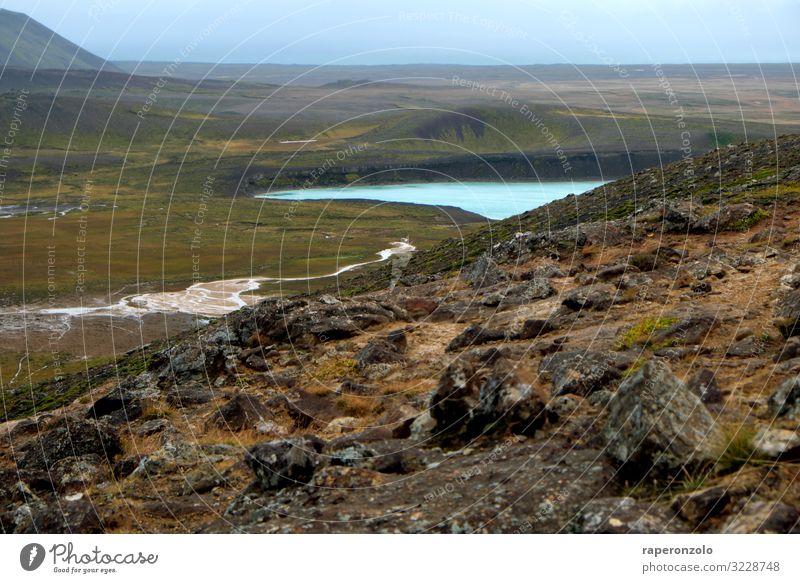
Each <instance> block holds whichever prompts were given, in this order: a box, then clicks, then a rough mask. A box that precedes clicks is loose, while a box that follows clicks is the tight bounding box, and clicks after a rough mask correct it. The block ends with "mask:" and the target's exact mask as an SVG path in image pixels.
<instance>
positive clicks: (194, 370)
mask: <svg viewBox="0 0 800 583" xmlns="http://www.w3.org/2000/svg"><path fill="white" fill-rule="evenodd" d="M225 360H226V358H225V350H224V347H223V346H220V345H216V344H206V343H204V342H202V341H200V340H198V341H195V342H188V341H187V342H181V343H179V344H176V345H174V346H172V347H170V348H169V349H167V350H166V351H164V352H161V353H159V354H157V355H156V356H155V357H154V359H153V366H156V367H159V368H158V372H157V376H158V378H159V380H161V381H172V382H183V381H186V380H187V379H205V378H211V379H214V378H216V376H217V375H219V374H220V373H221V372H222V371H223V370H224V369H225ZM159 365H160V366H159Z"/></svg>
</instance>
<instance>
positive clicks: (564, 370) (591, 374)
mask: <svg viewBox="0 0 800 583" xmlns="http://www.w3.org/2000/svg"><path fill="white" fill-rule="evenodd" d="M539 372H540V373H541V374H542V375H544V376H545V377H550V378H552V381H553V389H552V395H553V396H554V397H555V396H559V395H566V394H568V393H571V394H573V395H578V396H581V397H585V396H587V395H590V394H591V393H593V392H594V391H597V390H599V389H603V388H606V387H607V386H609V385H610V384H611V383H612V382H613V381H615V380H617V379H619V378H620V377H621V376H622V373H621V371H620V370H619V368H617V361H616V356H615V355H614V354H612V353H606V352H592V351H586V352H558V353H556V354H553V355H551V356H546V357H545V358H543V359H542V362H541V363H540V365H539Z"/></svg>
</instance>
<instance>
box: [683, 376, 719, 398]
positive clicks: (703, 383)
mask: <svg viewBox="0 0 800 583" xmlns="http://www.w3.org/2000/svg"><path fill="white" fill-rule="evenodd" d="M686 386H687V387H688V388H689V390H690V391H691V392H693V393H694V394H695V395H697V396H698V397H700V400H701V401H702V402H703V403H705V404H706V405H712V404H717V403H721V402H722V391H721V390H720V388H719V384H717V378H716V375H715V374H714V372H713V371H711V370H709V369H707V368H703V369H700V370H699V371H697V372H696V373H695V374H694V375H692V377H691V378H690V379H689V380H688V381H687V383H686Z"/></svg>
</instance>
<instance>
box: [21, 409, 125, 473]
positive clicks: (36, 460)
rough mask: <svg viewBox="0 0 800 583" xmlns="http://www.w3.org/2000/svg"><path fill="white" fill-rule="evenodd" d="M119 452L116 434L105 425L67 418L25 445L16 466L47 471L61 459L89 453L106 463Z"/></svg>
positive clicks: (118, 440) (118, 441) (119, 447)
mask: <svg viewBox="0 0 800 583" xmlns="http://www.w3.org/2000/svg"><path fill="white" fill-rule="evenodd" d="M119 453H122V445H121V442H120V439H119V435H118V434H117V432H116V431H115V430H114V429H113V428H112V427H110V426H109V425H108V424H106V423H103V422H94V421H87V420H84V419H72V418H69V417H67V418H64V419H63V420H61V421H60V422H59V423H57V424H56V426H55V427H53V428H52V429H49V430H47V431H46V432H45V433H44V434H43V435H42V436H41V437H40V438H37V439H34V440H33V441H32V442H31V443H29V444H28V445H27V446H26V447H25V450H24V453H23V455H22V456H21V458H20V459H19V461H18V462H17V466H18V467H20V468H30V469H47V468H52V467H53V465H54V464H55V463H56V462H57V461H59V460H62V459H64V458H68V457H75V456H85V455H90V454H95V455H97V456H99V457H100V458H101V459H102V460H105V461H107V462H110V461H111V460H113V458H114V457H115V456H116V455H117V454H119Z"/></svg>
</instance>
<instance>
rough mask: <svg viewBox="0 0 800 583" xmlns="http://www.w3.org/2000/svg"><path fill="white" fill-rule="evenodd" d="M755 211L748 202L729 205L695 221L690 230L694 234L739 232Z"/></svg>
mask: <svg viewBox="0 0 800 583" xmlns="http://www.w3.org/2000/svg"><path fill="white" fill-rule="evenodd" d="M756 211H757V209H756V207H754V206H753V205H752V204H750V203H748V202H744V203H738V204H729V205H727V206H724V207H722V208H721V209H720V210H718V211H717V212H714V213H711V214H709V215H706V216H704V217H702V218H700V219H698V220H696V221H695V222H694V223H692V225H691V230H692V231H694V232H696V233H715V232H717V231H730V230H741V228H742V225H746V224H747V223H746V221H747V220H748V219H750V218H751V217H752V216H753V215H754V214H755V213H756Z"/></svg>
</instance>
